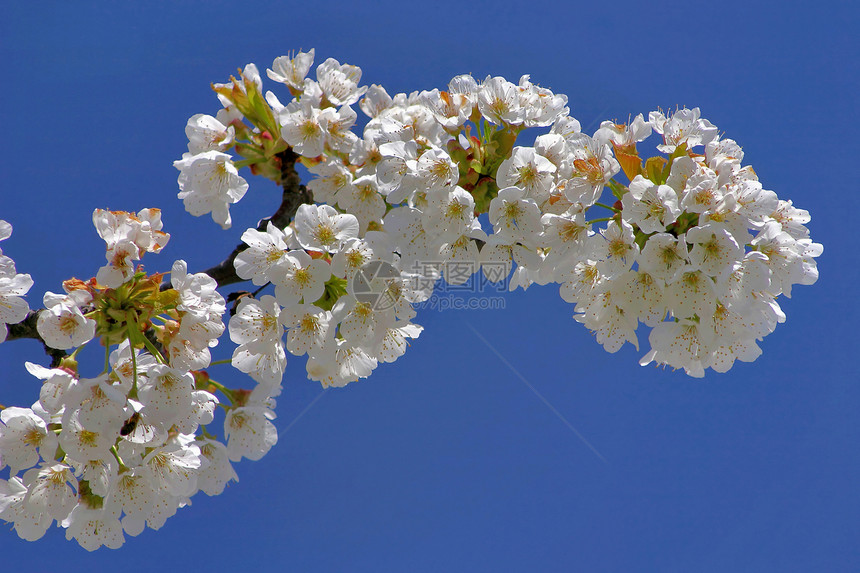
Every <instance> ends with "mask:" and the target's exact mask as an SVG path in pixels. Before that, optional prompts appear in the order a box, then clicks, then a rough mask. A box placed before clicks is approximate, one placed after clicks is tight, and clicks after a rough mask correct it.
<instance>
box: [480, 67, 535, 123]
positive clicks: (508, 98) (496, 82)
mask: <svg viewBox="0 0 860 573" xmlns="http://www.w3.org/2000/svg"><path fill="white" fill-rule="evenodd" d="M478 109H479V110H480V111H481V115H483V116H484V117H485V118H486V119H487V120H488V121H490V122H491V123H495V124H509V125H519V124H521V123H523V121H524V120H525V116H526V110H525V109H523V107H522V106H521V105H520V91H519V89H518V88H517V86H516V85H514V84H512V83H511V82H509V81H507V80H506V79H505V78H503V77H499V76H497V77H494V78H491V77H489V76H487V79H485V80H484V82H483V83H482V84H481V87H480V89H479V91H478Z"/></svg>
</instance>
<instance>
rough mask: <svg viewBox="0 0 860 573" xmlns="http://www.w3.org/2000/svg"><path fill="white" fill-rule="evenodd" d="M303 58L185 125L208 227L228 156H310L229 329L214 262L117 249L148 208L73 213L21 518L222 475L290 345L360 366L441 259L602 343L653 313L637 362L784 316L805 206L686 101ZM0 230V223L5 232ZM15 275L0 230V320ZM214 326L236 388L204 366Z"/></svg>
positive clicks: (799, 265) (22, 482)
mask: <svg viewBox="0 0 860 573" xmlns="http://www.w3.org/2000/svg"><path fill="white" fill-rule="evenodd" d="M313 63H314V51H313V50H310V51H309V52H300V53H298V54H296V55H295V56H282V57H279V58H277V59H275V61H274V62H273V64H272V67H271V69H268V70H266V74H267V76H268V78H269V79H271V80H273V81H275V82H278V83H280V84H283V86H284V88H285V90H286V92H285V93H283V95H277V94H275V93H273V92H271V91H267V92H266V93H265V94H263V92H262V90H263V80H262V77H261V76H260V73H259V71H258V69H257V67H256V66H255V65H254V64H249V65H247V66H246V67H245V68H244V70H243V71H242V73H241V75H240V77H239V78H238V79H236V78H231V82H230V83H225V84H216V85H214V86H213V88H214V89H215V91H216V94H217V96H218V98H219V100H220V102H221V104H222V109H221V110H220V111H219V112H218V113H217V114H216V115H215V116H214V117H213V116H209V115H205V114H197V115H194V116H193V117H191V119H189V120H188V123H187V126H186V130H185V132H186V135H187V137H188V151H187V152H186V153H185V154H184V155H183V156H182V158H181V159H180V160H178V161H176V162H175V163H174V166H175V167H176V168H177V169H178V170H179V171H180V174H179V179H178V183H179V188H180V192H179V198H180V199H182V200H183V202H184V205H185V208H186V210H187V211H188V212H189V213H191V214H192V215H194V216H200V215H205V214H211V216H212V218H213V220H214V221H215V222H217V223H219V224H220V225H221V226H222V227H223V228H225V229H226V228H228V227H230V225H231V218H230V205H232V204H235V203H236V202H237V201H239V200H240V199H242V198H243V196H244V195H245V193H246V192H247V190H248V183H247V182H246V180H245V179H244V178H243V177H241V176H240V175H239V170H240V169H242V168H245V167H247V168H248V169H249V170H250V172H251V173H252V174H258V175H262V176H264V177H266V178H269V179H271V180H273V181H275V182H276V183H278V184H281V185H283V186H284V189H285V190H286V189H287V181H288V180H289V179H290V177H292V175H294V172H293V173H291V170H292V169H293V166H294V163H295V162H296V161H297V160H298V161H300V162H301V163H302V164H303V165H304V166H305V167H306V168H307V169H308V170H309V171H310V172H311V174H312V175H313V179H312V180H311V181H310V182H309V183H308V186H307V190H308V191H309V192H310V193H311V194H312V196H313V200H314V201H313V202H310V203H306V204H302V205H300V206H298V207H297V209H296V210H295V212H294V216H292V217H291V219H292V220H291V222H290V223H289V224H288V225H286V226H277V225H275V224H274V223H272V222H269V223H268V224H267V225H266V226H265V227H263V226H262V225H261V226H260V227H259V228H252V229H247V230H246V231H245V232H244V233H243V234H242V235H241V240H242V242H243V247H242V249H239V252H238V254H237V255H236V256H235V258H234V263H233V264H234V269H235V272H236V276H238V277H239V278H240V279H243V280H247V281H250V282H251V283H253V284H254V285H256V286H258V287H259V289H258V290H257V291H256V292H255V293H234V294H235V295H237V296H235V302H234V305H233V307H232V309H231V313H230V314H231V317H230V319H229V323H228V324H227V325H226V326H225V324H224V322H223V316H224V314H225V312H226V311H227V302H226V301H225V299H224V297H223V296H222V295H221V294H220V293H219V292H218V291H217V290H216V288H217V287H218V284H217V283H216V281H215V280H214V279H213V278H212V277H210V276H208V275H206V274H205V273H189V272H188V270H187V266H186V264H185V262H184V261H181V260H179V261H176V262H175V263H174V264H173V266H172V269H171V271H170V273H169V274H170V285H169V287H167V286H162V284H161V282H162V278H163V275H162V274H160V273H155V274H151V275H149V274H147V273H146V272H144V270H143V268H142V267H140V266H135V265H136V264H137V261H139V260H140V259H141V257H142V256H143V255H144V254H145V253H147V252H153V253H157V252H160V251H161V250H162V249H163V248H164V247H165V245H166V244H167V242H168V240H169V238H170V237H169V235H168V234H167V233H165V232H163V231H162V222H161V212H160V211H159V210H158V209H143V210H141V211H139V212H137V213H127V212H124V211H106V210H96V211H95V212H94V214H93V223H94V225H95V227H96V230H97V232H98V234H99V236H100V237H101V238H102V239H103V240H104V241H105V243H106V247H107V248H106V253H105V258H106V261H107V264H105V265H104V266H102V267H101V268H100V269H99V270H98V272H97V274H96V276H95V277H94V278H92V279H90V280H88V281H81V280H77V279H70V280H67V281H65V282H64V283H63V293H59V294H58V293H53V292H47V293H45V295H44V297H43V304H44V308H43V309H41V310H39V311H38V313H37V317H36V318H35V325H36V330H37V331H38V335H39V337H40V338H41V340H42V341H43V342H44V343H45V344H46V345H47V346H48V347H50V348H52V349H54V350H55V351H56V353H54V354H53V355H54V356H55V358H56V360H55V363H54V364H52V366H51V367H50V368H48V367H44V366H39V365H36V364H31V363H28V364H27V369H28V371H29V372H30V374H32V375H33V376H35V377H36V378H38V379H39V380H41V381H42V385H41V391H40V395H39V399H38V401H37V402H35V403H34V404H33V405H32V406H31V407H29V408H24V407H0V469H4V468H6V467H8V468H9V470H8V471H9V477H8V479H0V519H3V520H6V521H8V522H11V523H12V524H13V526H14V528H15V531H16V532H17V533H18V535H19V536H21V537H22V538H24V539H28V540H34V539H38V538H40V537H42V536H43V535H44V534H45V532H46V531H47V529H48V528H49V527H50V526H51V525H52V524H53V523H55V522H56V523H57V524H58V525H60V526H61V527H63V528H65V530H66V536H67V538H69V539H72V538H74V539H76V540H77V541H78V542H79V543H80V544H81V545H82V546H83V547H85V548H87V549H90V550H91V549H95V548H97V547H100V546H102V545H104V546H108V547H118V546H120V545H121V544H122V543H123V542H124V536H125V534H128V535H137V534H139V533H140V532H141V531H142V530H143V529H144V528H145V527H147V526H148V527H150V528H153V529H158V528H160V527H161V525H163V524H164V522H165V520H166V519H167V518H168V517H170V516H171V515H173V514H174V513H175V512H176V510H177V509H178V508H180V507H183V506H185V505H187V504H189V503H190V498H191V497H192V496H193V495H194V494H195V493H197V492H198V491H203V492H204V493H207V494H209V495H215V494H218V493H220V492H221V491H222V490H223V489H224V487H225V486H226V485H227V483H229V482H230V481H233V480H237V479H238V478H237V476H236V473H235V471H234V470H233V467H232V465H231V462H237V461H239V460H240V459H242V458H248V459H251V460H256V459H260V458H261V457H262V456H263V455H265V454H266V453H267V452H268V451H269V449H270V448H271V447H272V446H273V445H274V444H275V443H276V441H277V432H276V429H275V426H274V425H273V424H272V422H271V420H272V419H274V411H273V410H274V406H275V401H274V398H275V397H277V396H278V395H279V394H280V392H281V384H282V380H283V376H284V372H285V368H286V364H287V353H288V352H289V353H290V354H292V355H294V356H299V357H306V362H305V364H306V370H307V375H308V377H309V378H310V379H311V380H314V381H318V382H320V383H321V384H322V385H323V387H329V386H335V387H340V386H344V385H346V384H348V383H350V382H354V381H357V380H359V379H362V378H366V377H368V376H369V375H370V374H371V373H372V372H373V371H374V369H375V368H376V367H377V366H378V365H379V364H381V363H388V362H393V361H395V360H397V359H398V358H399V357H400V356H402V355H403V354H404V353H405V351H406V349H407V347H408V346H409V344H410V341H411V340H413V339H416V338H418V337H419V335H420V334H421V332H422V330H423V328H422V327H421V326H420V325H418V324H416V323H415V322H413V320H414V319H415V318H416V315H417V312H416V309H415V305H417V304H419V303H422V302H424V301H428V300H432V299H431V297H432V296H433V293H434V289H435V288H437V287H438V286H440V285H442V284H443V282H444V283H447V285H452V286H455V285H464V284H466V283H467V282H469V281H470V280H471V279H472V277H473V275H474V274H475V273H482V275H483V277H484V278H485V279H486V280H487V281H488V282H491V283H499V284H500V285H505V284H507V288H509V289H511V290H513V289H516V288H522V289H527V288H529V287H530V286H531V285H533V284H538V285H547V284H550V283H552V284H556V285H558V288H559V292H560V295H561V297H562V298H563V299H564V300H565V301H567V302H569V303H571V304H573V305H574V306H573V313H574V314H573V317H574V319H575V320H576V321H578V322H580V323H582V324H584V325H585V327H586V328H588V329H589V330H590V331H591V332H592V333H593V334H594V336H595V339H596V340H597V342H598V343H599V344H601V345H602V346H603V347H604V348H605V349H606V350H607V351H609V352H616V351H618V350H619V349H620V348H621V347H622V346H623V345H624V344H625V343H628V342H629V343H630V344H632V345H633V346H634V347H635V348H636V349H637V350H638V349H639V336H640V335H641V331H639V328H640V327H642V328H644V329H650V331H649V332H648V341H649V343H650V349H649V350H647V352H646V354H645V355H644V356H643V357H642V359H641V361H640V363H641V364H643V365H645V364H649V363H656V364H658V365H667V366H669V367H671V368H673V369H681V368H683V369H684V370H685V371H686V372H687V373H688V374H689V375H691V376H697V377H700V376H703V375H704V374H705V371H706V369H708V368H710V369H713V370H715V371H718V372H725V371H727V370H729V369H730V368H731V367H732V366H733V365H734V363H735V362H736V361H737V360H740V361H752V360H755V359H756V358H757V357H758V356H759V355H760V354H761V349H760V347H759V346H758V343H759V342H760V341H761V340H762V339H763V338H764V337H765V336H766V335H768V334H769V333H770V332H772V331H773V330H774V329H775V327H776V325H777V324H778V323H780V322H783V321H784V320H785V314H784V313H783V312H782V310H781V309H780V306H779V302H778V297H779V296H780V295H785V296H791V290H792V286H793V285H795V284H812V283H814V282H815V281H816V280H817V277H818V271H817V267H816V261H815V259H816V257H818V256H819V255H821V253H822V250H823V248H822V246H821V245H820V244H817V243H814V242H812V239H811V238H810V235H809V230H808V229H807V227H806V224H807V223H808V222H809V220H810V216H809V213H808V212H807V211H804V210H802V209H799V208H796V207H795V206H794V205H793V204H792V202H791V201H788V200H783V199H780V198H778V197H777V195H776V193H774V192H773V191H770V190H767V189H765V188H764V186H763V185H762V184H761V183H760V182H759V180H758V177H757V175H756V173H755V171H753V169H752V168H751V167H750V166H748V165H743V163H742V161H743V158H744V153H743V151H742V149H741V147H740V146H739V145H738V144H737V143H736V142H735V141H734V140H732V139H728V138H724V137H722V136H721V135H720V134H719V132H718V129H717V128H716V127H715V126H714V125H713V124H712V123H711V122H710V121H708V120H706V119H704V118H702V117H701V115H700V111H699V109H698V108H694V109H678V110H675V111H674V113H665V112H663V111H660V110H658V111H653V112H651V113H650V114H648V117H647V119H646V118H645V116H644V115H642V114H640V115H637V116H636V117H635V118H633V119H632V120H631V121H629V122H628V123H626V124H623V123H616V122H608V121H607V122H603V123H602V124H601V125H600V127H599V128H598V129H597V130H596V131H595V132H594V133H593V134H591V135H589V134H587V133H584V132H583V131H582V128H581V125H580V123H579V122H578V121H577V120H576V119H575V118H573V117H572V116H571V115H570V109H569V107H568V98H567V96H565V95H563V94H556V93H554V92H552V91H551V90H549V89H547V88H544V87H541V86H538V85H536V84H534V83H532V82H531V79H530V77H529V76H527V75H525V76H522V77H521V78H520V79H519V81H518V82H517V83H514V82H510V81H508V80H506V79H505V78H502V77H487V78H485V79H484V80H483V81H479V80H476V79H475V78H473V77H472V76H471V75H459V76H456V77H454V78H453V79H452V80H451V81H450V82H449V84H448V86H447V91H440V90H438V89H434V90H430V91H421V92H413V93H411V94H405V93H398V94H394V95H393V96H392V95H390V94H388V92H387V91H386V90H385V89H384V88H383V87H381V86H379V85H370V86H362V85H360V83H361V77H362V71H361V69H360V68H358V67H357V66H353V65H349V64H341V63H340V62H338V61H337V60H335V59H333V58H329V59H327V60H326V61H324V62H323V63H322V64H320V65H318V66H317V67H316V69H315V72H314V75H313V77H310V74H311V69H312V68H313ZM287 97H289V100H287ZM281 98H283V100H284V101H285V102H286V103H282V101H281ZM353 106H357V107H358V108H359V109H360V110H361V111H362V112H363V114H364V115H365V116H366V117H365V118H363V119H362V120H361V121H359V119H358V113H357V112H356V111H355V110H354V109H353ZM535 128H538V129H539V131H540V132H539V133H538V134H537V135H534V136H532V134H533V133H534V132H533V131H529V133H528V136H529V137H528V138H527V137H526V134H525V133H524V132H525V131H526V130H534V129H535ZM654 135H656V136H657V138H658V139H659V142H658V143H657V144H656V146H655V147H656V154H655V155H653V156H650V157H644V156H643V155H642V154H641V152H640V147H642V146H643V145H644V142H645V141H646V140H648V138H650V137H652V136H654ZM231 152H232V153H233V154H231ZM234 154H235V155H234ZM237 157H238V158H239V159H237ZM290 199H291V200H292V199H295V198H290ZM287 203H288V201H287V202H285V205H286V204H287ZM293 205H295V203H293ZM291 214H292V212H291ZM10 234H11V226H10V225H9V224H8V223H6V222H5V221H0V241H2V240H5V239H6V238H8V237H9V236H10ZM479 276H480V275H479ZM32 284H33V281H32V279H31V278H30V276H29V275H26V274H20V273H17V271H16V269H15V264H14V262H13V261H12V260H11V259H10V258H9V257H7V256H4V255H3V253H2V251H0V342H3V341H4V340H5V339H6V338H7V331H8V329H7V324H15V323H18V322H21V321H23V320H25V318H27V317H28V315H30V309H29V305H28V304H27V302H26V301H25V300H24V299H23V296H24V295H25V294H26V293H27V292H28V291H29V289H30V288H31V286H32ZM266 288H269V289H270V290H269V292H270V293H271V294H269V293H266V294H261V293H262V292H263V290H264V289H266ZM31 318H32V316H31ZM28 320H29V319H28ZM643 325H644V327H643ZM225 331H226V332H227V333H228V334H229V337H230V339H231V340H232V342H234V343H235V344H236V348H235V350H234V352H233V355H232V358H231V359H230V362H231V363H232V365H233V366H234V367H236V368H237V369H238V370H240V371H241V372H243V373H246V374H248V375H249V376H250V377H251V378H252V379H253V380H254V381H255V385H254V386H253V387H252V388H250V389H235V388H229V387H227V386H225V385H223V384H221V383H220V382H218V381H216V380H215V379H213V378H212V377H211V376H210V374H209V372H208V371H207V369H208V368H210V366H212V357H211V354H210V349H211V348H213V347H214V346H216V345H217V344H218V341H219V339H220V337H221V336H222V335H223V334H224V333H225ZM92 340H99V341H100V343H101V345H102V346H103V347H104V348H105V360H104V364H105V367H104V370H103V371H102V372H100V373H98V374H97V375H96V376H95V377H85V376H82V375H81V372H80V371H81V367H80V366H79V364H78V360H77V358H78V355H79V353H80V352H81V351H82V350H83V349H84V348H85V347H86V346H87V345H88V344H89V343H90V342H91V341H92ZM63 356H65V357H63ZM222 417H223V419H222ZM219 422H223V438H222V439H221V440H219V439H218V438H217V437H216V436H215V435H214V434H212V433H211V431H210V428H212V427H213V424H216V423H219Z"/></svg>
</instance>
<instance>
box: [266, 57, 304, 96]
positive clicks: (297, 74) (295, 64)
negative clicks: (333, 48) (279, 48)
mask: <svg viewBox="0 0 860 573" xmlns="http://www.w3.org/2000/svg"><path fill="white" fill-rule="evenodd" d="M313 63H314V49H313V48H311V49H310V50H308V51H307V52H299V53H298V54H296V55H295V57H290V56H280V57H277V58H275V61H274V62H272V69H270V70H266V75H267V76H269V78H270V79H272V80H274V81H276V82H281V83H283V84H286V85H288V86H289V87H291V88H293V89H294V90H301V89H302V85H303V83H304V80H305V76H307V75H308V71H309V70H310V69H311V66H312V65H313Z"/></svg>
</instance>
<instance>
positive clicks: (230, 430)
mask: <svg viewBox="0 0 860 573" xmlns="http://www.w3.org/2000/svg"><path fill="white" fill-rule="evenodd" d="M274 417H275V414H274V412H272V411H271V410H270V409H268V408H266V407H264V406H242V407H239V408H233V409H231V410H230V411H228V412H227V416H225V418H224V437H225V438H226V439H227V456H228V457H229V458H230V461H233V462H238V461H239V460H241V459H242V458H243V457H245V458H248V459H249V460H259V459H260V458H262V457H263V456H264V455H266V453H267V452H268V451H269V450H270V449H271V448H272V446H274V445H275V444H276V443H278V430H277V429H276V428H275V425H274V424H272V423H271V422H270V421H269V420H272V419H274Z"/></svg>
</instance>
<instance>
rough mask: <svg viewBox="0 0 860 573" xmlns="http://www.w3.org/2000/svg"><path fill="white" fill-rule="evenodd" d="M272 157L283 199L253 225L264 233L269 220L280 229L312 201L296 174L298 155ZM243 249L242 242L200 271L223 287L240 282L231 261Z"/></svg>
mask: <svg viewBox="0 0 860 573" xmlns="http://www.w3.org/2000/svg"><path fill="white" fill-rule="evenodd" d="M276 157H277V158H278V159H280V161H281V186H282V187H283V189H284V193H283V198H282V199H281V205H280V206H279V207H278V210H277V211H275V213H274V214H273V215H272V216H271V217H266V218H265V219H261V220H260V222H259V223H258V224H257V230H258V231H265V230H266V227H267V226H268V224H269V221H271V222H272V223H273V224H274V225H275V227H278V228H280V229H283V228H284V227H286V226H287V225H289V224H290V221H292V220H293V217H295V216H296V211H298V210H299V206H300V205H302V204H304V203H313V202H314V197H313V193H311V191H310V190H309V189H308V188H307V187H305V186H304V185H302V184H301V178H300V177H299V174H298V172H297V171H296V160H297V159H298V158H299V156H298V155H296V154H295V152H293V150H292V149H287V150H286V151H282V152H281V153H278V154H277V155H276ZM247 248H248V245H246V244H245V243H241V244H239V245H237V246H236V248H235V249H233V252H232V253H230V256H228V257H227V258H226V259H224V260H223V261H221V262H220V263H218V264H217V265H215V266H213V267H210V268H208V269H206V270H205V271H203V272H204V273H206V274H207V275H209V276H210V277H212V278H213V279H215V282H217V283H218V286H226V285H229V284H233V283H238V282H242V281H244V280H245V279H242V278H240V277H239V275H237V274H236V268H235V267H234V266H233V261H235V260H236V256H237V255H238V254H239V253H241V252H242V251H244V250H245V249H247Z"/></svg>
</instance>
